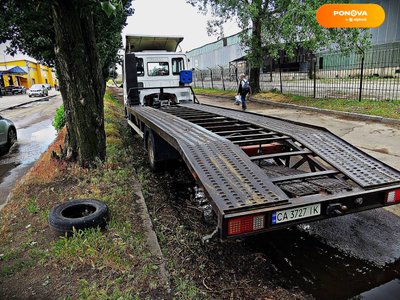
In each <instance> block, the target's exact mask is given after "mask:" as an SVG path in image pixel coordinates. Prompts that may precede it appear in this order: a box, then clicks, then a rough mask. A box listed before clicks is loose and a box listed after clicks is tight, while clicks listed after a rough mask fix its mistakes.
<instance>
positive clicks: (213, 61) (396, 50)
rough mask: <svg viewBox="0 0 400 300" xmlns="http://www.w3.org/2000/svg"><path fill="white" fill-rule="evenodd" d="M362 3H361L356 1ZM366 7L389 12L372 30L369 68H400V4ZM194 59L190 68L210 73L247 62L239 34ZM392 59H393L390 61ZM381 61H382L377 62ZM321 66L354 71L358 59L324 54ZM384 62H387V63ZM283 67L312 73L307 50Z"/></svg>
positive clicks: (270, 64) (385, 0) (384, 0)
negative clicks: (352, 67) (215, 69)
mask: <svg viewBox="0 0 400 300" xmlns="http://www.w3.org/2000/svg"><path fill="white" fill-rule="evenodd" d="M353 2H355V3H356V2H361V1H353ZM362 2H363V3H367V2H369V3H376V4H379V5H380V6H382V7H383V9H384V10H385V13H386V16H385V22H384V23H383V24H382V25H381V26H379V27H377V28H372V29H370V33H371V35H372V39H371V42H372V47H371V49H369V50H368V51H367V53H366V54H365V67H366V68H368V67H375V66H378V64H380V63H381V62H380V61H382V63H384V64H385V66H384V67H390V68H393V70H394V69H395V68H396V67H397V68H398V67H399V66H400V22H399V20H400V1H392V0H380V1H362ZM187 56H188V58H189V59H190V67H191V68H195V69H197V70H206V69H208V68H216V67H219V66H220V67H225V68H227V67H231V66H232V65H233V64H234V65H235V67H238V64H240V62H242V63H243V62H245V61H246V51H245V49H243V48H242V46H241V45H240V37H239V34H235V35H232V36H229V37H224V38H223V39H220V40H218V41H216V42H213V43H209V44H206V45H204V46H201V47H198V48H195V49H193V50H190V51H188V52H187ZM388 56H390V58H388ZM376 57H379V59H378V61H377V59H375V58H376ZM317 59H318V61H317V64H318V68H319V69H320V70H329V69H332V68H337V67H338V65H343V67H344V68H347V69H348V68H351V66H352V65H354V62H355V61H356V60H357V59H358V56H357V55H356V54H353V55H350V56H348V57H347V58H343V56H342V55H341V54H340V53H332V52H321V53H318V54H317ZM383 61H384V62H383ZM280 63H281V67H282V68H283V69H284V71H288V72H292V71H300V72H301V71H307V69H309V67H310V66H309V57H307V52H306V51H305V50H304V49H298V53H297V54H296V56H295V58H294V59H287V58H286V57H282V58H281V61H280ZM277 65H278V63H277V62H276V61H273V60H272V61H271V60H269V59H266V61H265V62H264V67H263V73H267V72H270V71H275V69H276V68H277Z"/></svg>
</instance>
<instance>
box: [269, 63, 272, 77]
mask: <svg viewBox="0 0 400 300" xmlns="http://www.w3.org/2000/svg"><path fill="white" fill-rule="evenodd" d="M269 77H270V82H272V59H270V62H269Z"/></svg>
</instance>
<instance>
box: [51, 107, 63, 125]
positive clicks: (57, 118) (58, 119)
mask: <svg viewBox="0 0 400 300" xmlns="http://www.w3.org/2000/svg"><path fill="white" fill-rule="evenodd" d="M64 125H65V118H64V104H61V106H60V107H59V108H57V109H56V113H55V115H54V119H53V126H54V128H55V129H56V130H57V131H60V130H61V129H62V128H63V127H64Z"/></svg>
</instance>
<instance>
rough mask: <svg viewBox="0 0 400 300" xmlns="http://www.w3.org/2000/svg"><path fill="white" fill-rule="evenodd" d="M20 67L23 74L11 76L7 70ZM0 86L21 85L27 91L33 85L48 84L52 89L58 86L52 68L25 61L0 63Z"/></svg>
mask: <svg viewBox="0 0 400 300" xmlns="http://www.w3.org/2000/svg"><path fill="white" fill-rule="evenodd" d="M14 67H20V68H21V69H23V70H24V71H25V72H21V73H17V74H11V73H9V72H8V70H10V69H12V68H14ZM0 74H2V75H0V85H1V86H3V87H6V86H9V85H22V86H24V87H26V88H27V89H29V88H30V87H31V85H32V84H35V83H49V84H50V85H51V86H52V87H54V85H55V84H57V85H58V80H57V78H56V76H55V72H54V70H53V69H52V68H49V67H47V66H44V65H41V64H39V63H35V62H33V61H30V60H27V59H20V60H13V61H3V62H1V61H0Z"/></svg>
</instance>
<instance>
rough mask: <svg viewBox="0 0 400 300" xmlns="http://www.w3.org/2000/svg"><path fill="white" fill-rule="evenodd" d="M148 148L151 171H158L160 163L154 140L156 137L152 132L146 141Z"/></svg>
mask: <svg viewBox="0 0 400 300" xmlns="http://www.w3.org/2000/svg"><path fill="white" fill-rule="evenodd" d="M146 146H147V147H146V148H147V157H148V159H149V164H150V169H151V170H152V171H157V170H159V169H160V162H159V161H157V160H156V157H157V154H158V153H157V151H158V149H157V146H156V143H155V140H154V135H153V133H152V132H151V131H150V132H149V134H148V136H147V140H146Z"/></svg>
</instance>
